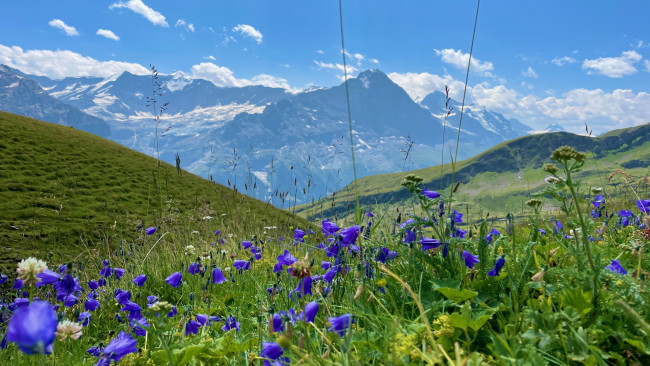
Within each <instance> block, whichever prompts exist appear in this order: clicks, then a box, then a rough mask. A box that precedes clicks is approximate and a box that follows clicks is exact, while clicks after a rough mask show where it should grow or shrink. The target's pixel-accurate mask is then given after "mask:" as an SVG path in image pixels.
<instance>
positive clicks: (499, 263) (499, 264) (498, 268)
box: [488, 257, 506, 277]
mask: <svg viewBox="0 0 650 366" xmlns="http://www.w3.org/2000/svg"><path fill="white" fill-rule="evenodd" d="M505 264H506V259H505V258H503V257H499V259H497V262H496V264H495V265H494V268H492V269H491V270H490V271H489V272H488V276H490V277H497V276H499V271H501V268H503V266H504V265H505Z"/></svg>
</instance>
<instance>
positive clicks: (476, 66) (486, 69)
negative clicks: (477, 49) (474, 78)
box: [434, 48, 494, 77]
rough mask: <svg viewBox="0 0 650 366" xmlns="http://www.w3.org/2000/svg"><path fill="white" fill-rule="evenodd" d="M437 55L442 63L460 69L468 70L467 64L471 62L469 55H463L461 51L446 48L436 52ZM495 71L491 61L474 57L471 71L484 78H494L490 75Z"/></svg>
mask: <svg viewBox="0 0 650 366" xmlns="http://www.w3.org/2000/svg"><path fill="white" fill-rule="evenodd" d="M434 51H435V52H436V55H438V56H440V58H441V60H442V62H444V63H447V64H450V65H452V66H454V67H456V68H458V69H461V70H465V69H467V62H468V61H469V53H463V52H462V51H461V50H458V51H456V50H453V49H451V48H445V49H444V50H434ZM493 69H494V65H493V64H492V63H491V62H489V61H480V60H479V59H477V58H475V57H472V64H471V68H470V70H471V71H472V72H475V73H477V74H479V75H482V76H488V77H492V76H493V75H492V74H491V73H490V71H492V70H493Z"/></svg>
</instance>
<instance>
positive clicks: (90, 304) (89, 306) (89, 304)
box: [84, 299, 99, 311]
mask: <svg viewBox="0 0 650 366" xmlns="http://www.w3.org/2000/svg"><path fill="white" fill-rule="evenodd" d="M84 308H85V309H86V310H88V311H95V310H97V308H99V301H97V300H95V299H88V300H86V303H85V304H84Z"/></svg>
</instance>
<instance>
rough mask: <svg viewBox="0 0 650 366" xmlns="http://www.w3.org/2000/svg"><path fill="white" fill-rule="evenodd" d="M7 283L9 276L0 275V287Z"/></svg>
mask: <svg viewBox="0 0 650 366" xmlns="http://www.w3.org/2000/svg"><path fill="white" fill-rule="evenodd" d="M5 282H7V275H5V274H0V285H2V284H3V283H5Z"/></svg>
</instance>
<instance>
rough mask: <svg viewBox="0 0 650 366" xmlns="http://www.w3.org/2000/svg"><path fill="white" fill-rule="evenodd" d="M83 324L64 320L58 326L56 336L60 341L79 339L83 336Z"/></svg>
mask: <svg viewBox="0 0 650 366" xmlns="http://www.w3.org/2000/svg"><path fill="white" fill-rule="evenodd" d="M82 328H83V326H82V325H81V324H80V323H76V322H71V321H69V320H64V321H62V322H61V323H59V325H57V327H56V333H54V334H56V338H57V339H58V340H60V341H66V340H68V339H72V340H75V339H79V337H81V329H82Z"/></svg>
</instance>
